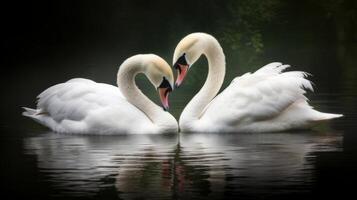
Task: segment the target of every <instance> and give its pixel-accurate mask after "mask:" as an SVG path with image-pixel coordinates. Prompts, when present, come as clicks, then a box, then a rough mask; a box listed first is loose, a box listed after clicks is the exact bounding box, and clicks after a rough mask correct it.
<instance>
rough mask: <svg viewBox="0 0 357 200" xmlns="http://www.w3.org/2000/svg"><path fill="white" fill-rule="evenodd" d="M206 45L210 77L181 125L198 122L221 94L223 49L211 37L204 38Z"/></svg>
mask: <svg viewBox="0 0 357 200" xmlns="http://www.w3.org/2000/svg"><path fill="white" fill-rule="evenodd" d="M203 42H205V45H204V49H203V54H204V55H205V56H206V57H207V60H208V75H207V79H206V81H205V83H204V85H203V87H202V88H201V90H200V91H199V92H198V93H197V94H196V95H195V96H194V97H193V99H192V100H191V101H190V102H189V103H188V105H187V106H186V107H185V109H184V111H183V112H182V114H181V117H180V126H181V124H182V125H184V124H189V123H192V121H194V120H198V119H199V118H200V117H201V116H202V114H203V112H204V111H205V108H206V106H207V105H208V104H209V103H210V102H211V101H212V99H213V98H214V97H215V96H216V94H217V93H218V92H219V90H220V88H221V86H222V84H223V81H224V76H225V72H226V70H225V67H226V63H225V56H224V53H223V50H222V47H221V46H220V45H219V43H218V41H217V40H216V39H214V38H213V37H211V36H209V37H207V38H204V41H203Z"/></svg>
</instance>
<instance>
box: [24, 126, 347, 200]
mask: <svg viewBox="0 0 357 200" xmlns="http://www.w3.org/2000/svg"><path fill="white" fill-rule="evenodd" d="M24 144H25V151H26V153H27V154H31V155H35V156H36V157H37V162H38V168H39V170H40V172H41V173H43V174H45V176H46V177H47V180H48V181H49V183H50V184H51V185H52V186H53V187H54V188H55V191H56V194H54V195H60V196H95V195H97V194H98V193H100V192H101V191H103V190H108V189H111V188H112V189H113V188H114V189H115V190H116V191H117V192H116V194H115V195H117V196H116V197H120V198H124V199H126V198H129V199H133V198H148V199H150V198H154V197H155V198H163V199H167V198H189V197H190V198H192V197H195V196H205V197H207V198H222V197H223V196H227V195H229V196H232V195H234V194H236V193H239V194H240V196H242V195H244V194H247V195H249V194H252V193H255V194H258V195H264V194H267V193H268V192H269V193H271V192H274V191H276V192H279V193H284V192H290V193H291V192H303V191H305V190H307V188H309V185H310V184H311V183H313V181H314V162H315V153H316V152H321V151H340V150H341V148H342V136H341V134H337V133H313V132H307V133H271V134H270V133H268V134H267V133H264V134H181V135H180V136H179V138H178V136H177V135H154V136H153V135H128V136H112V137H107V136H106V137H100V136H72V135H61V134H55V133H46V134H41V135H40V136H36V137H29V138H26V139H25V141H24ZM272 189H275V190H272Z"/></svg>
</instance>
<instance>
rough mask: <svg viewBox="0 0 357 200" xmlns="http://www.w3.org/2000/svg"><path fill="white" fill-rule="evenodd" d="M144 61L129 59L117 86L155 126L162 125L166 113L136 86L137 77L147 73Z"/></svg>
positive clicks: (122, 66)
mask: <svg viewBox="0 0 357 200" xmlns="http://www.w3.org/2000/svg"><path fill="white" fill-rule="evenodd" d="M144 67H145V66H144V65H143V61H140V60H137V59H127V60H126V61H125V62H124V63H123V64H122V65H121V66H120V68H119V71H118V75H117V84H118V87H119V89H120V91H121V92H122V94H123V95H124V97H125V98H126V100H127V101H128V102H129V103H131V104H133V105H134V106H135V107H137V108H138V109H140V110H141V111H142V112H143V113H144V114H145V115H146V116H147V117H148V118H149V119H150V120H151V121H152V122H153V123H154V124H160V122H162V120H163V119H164V116H163V115H165V114H166V112H164V111H163V109H162V108H161V107H160V106H158V105H156V104H155V103H154V102H152V101H151V100H150V99H149V98H148V97H147V96H145V95H144V94H143V93H142V92H141V90H140V89H139V88H138V87H137V86H136V84H135V77H136V75H137V74H139V73H145V68H144Z"/></svg>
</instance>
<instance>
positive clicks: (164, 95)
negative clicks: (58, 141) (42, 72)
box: [23, 54, 178, 134]
mask: <svg viewBox="0 0 357 200" xmlns="http://www.w3.org/2000/svg"><path fill="white" fill-rule="evenodd" d="M138 73H144V74H145V75H146V76H147V77H148V79H149V80H150V82H151V83H152V84H153V85H154V86H155V88H157V89H158V91H159V95H160V99H161V102H162V105H163V107H164V109H165V110H166V109H168V106H169V104H168V95H169V92H171V90H172V86H173V82H174V78H173V73H172V71H171V68H170V66H169V65H168V64H167V63H166V62H165V61H164V60H163V59H162V58H160V57H159V56H156V55H153V54H143V55H136V56H133V57H130V58H128V59H127V60H125V61H124V63H123V64H122V65H121V66H120V68H119V71H118V76H117V83H118V86H119V88H118V87H115V86H112V85H108V84H103V83H96V82H94V81H91V80H88V79H82V78H75V79H71V80H69V81H67V82H65V83H61V84H57V85H55V86H52V87H50V88H48V89H47V90H45V91H44V92H42V93H41V94H40V95H39V96H38V103H37V109H30V108H24V109H25V110H26V111H25V112H23V115H24V116H27V117H30V118H32V119H34V120H36V121H37V122H39V123H40V124H42V125H44V126H47V127H49V128H50V129H52V130H53V131H55V132H61V133H76V134H143V133H152V134H159V133H166V132H177V131H178V125H177V121H176V119H175V118H174V117H173V116H172V115H171V114H170V113H168V112H165V111H164V110H163V109H162V108H161V107H159V106H157V105H156V104H155V103H154V102H152V101H151V100H150V99H149V98H147V97H146V96H145V95H144V94H143V93H142V92H141V91H140V89H139V88H138V87H137V86H136V84H135V76H136V75H137V74H138Z"/></svg>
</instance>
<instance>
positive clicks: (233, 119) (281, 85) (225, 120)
mask: <svg viewBox="0 0 357 200" xmlns="http://www.w3.org/2000/svg"><path fill="white" fill-rule="evenodd" d="M201 55H204V56H206V58H207V60H208V65H209V66H208V75H207V79H206V81H205V83H204V85H203V87H202V88H201V90H200V91H199V92H198V93H197V94H196V95H195V96H194V97H193V98H192V99H191V101H190V102H189V103H188V104H187V106H186V107H185V108H184V110H183V112H182V113H181V116H180V119H179V127H180V130H181V131H183V132H278V131H285V130H291V129H305V128H310V127H311V126H312V125H313V124H315V123H316V122H319V121H325V120H329V119H333V118H338V117H341V116H342V115H340V114H329V113H322V112H319V111H316V110H314V109H313V108H312V107H311V106H310V105H309V104H308V103H307V100H308V99H307V98H306V97H305V96H304V94H305V93H306V90H311V91H313V88H312V85H311V83H310V81H308V80H307V79H305V77H306V76H307V73H305V72H301V71H290V72H283V70H285V69H286V68H288V67H289V65H282V64H281V63H279V62H274V63H270V64H268V65H265V66H263V67H262V68H260V69H259V70H257V71H256V72H254V73H246V74H244V75H242V76H239V77H236V78H234V79H233V81H232V82H231V83H230V85H229V86H228V87H227V88H226V89H225V90H223V91H222V92H221V93H220V94H219V95H217V93H218V92H219V90H220V88H221V86H222V84H223V80H224V76H225V56H224V53H223V50H222V47H221V46H220V44H219V43H218V41H217V40H216V39H215V38H214V37H213V36H211V35H209V34H206V33H192V34H189V35H188V36H186V37H184V38H183V39H182V40H181V41H180V42H179V43H178V45H177V47H176V48H175V51H174V56H173V67H174V68H175V69H177V78H176V83H175V85H176V87H178V86H180V85H181V83H182V81H183V79H184V77H185V75H186V73H187V71H188V70H189V68H190V67H191V66H192V64H194V63H195V62H196V61H197V60H198V58H199V57H200V56H201ZM216 95H217V96H216Z"/></svg>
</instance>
